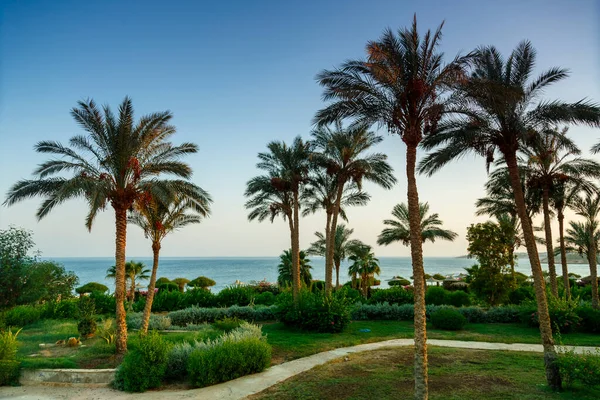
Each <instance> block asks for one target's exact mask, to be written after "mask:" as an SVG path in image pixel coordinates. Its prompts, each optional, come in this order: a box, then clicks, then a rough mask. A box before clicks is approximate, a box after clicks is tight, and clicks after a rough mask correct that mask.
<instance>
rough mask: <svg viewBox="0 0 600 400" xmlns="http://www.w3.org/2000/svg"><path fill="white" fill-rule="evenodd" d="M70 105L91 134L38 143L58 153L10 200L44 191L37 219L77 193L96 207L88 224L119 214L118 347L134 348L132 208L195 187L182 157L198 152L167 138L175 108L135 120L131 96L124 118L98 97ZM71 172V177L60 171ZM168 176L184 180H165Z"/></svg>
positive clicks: (125, 102)
mask: <svg viewBox="0 0 600 400" xmlns="http://www.w3.org/2000/svg"><path fill="white" fill-rule="evenodd" d="M78 105H79V106H78V107H76V108H73V109H72V110H71V115H72V116H73V118H74V119H75V121H76V122H77V123H78V124H79V125H80V126H81V127H82V128H83V129H84V130H85V131H86V135H77V136H74V137H72V138H71V139H70V141H69V146H64V145H62V144H60V143H58V142H54V141H43V142H39V143H38V144H37V145H36V146H35V148H36V151H38V152H39V153H50V154H53V155H56V156H58V157H59V158H56V159H51V160H49V161H46V162H44V163H43V164H41V165H40V166H39V167H38V168H37V169H36V170H35V173H36V175H37V176H38V177H37V179H32V180H21V181H19V182H17V183H16V184H14V185H13V186H12V188H11V189H10V190H9V192H8V195H7V198H6V201H5V202H4V203H5V204H6V205H12V204H14V203H16V202H19V201H21V200H25V199H28V198H30V197H35V196H42V197H44V198H45V199H44V201H43V203H42V205H41V206H40V208H39V209H38V212H37V217H38V219H41V218H43V217H45V216H46V215H48V213H50V211H52V209H54V207H56V206H57V205H59V204H62V203H64V202H65V201H67V200H69V199H73V198H83V199H85V200H86V201H87V203H88V206H89V212H88V215H87V218H86V227H87V228H88V229H89V230H91V228H92V223H93V222H94V219H95V218H96V215H97V214H98V212H100V211H102V210H104V209H106V207H107V206H108V205H110V206H111V207H112V208H113V210H114V212H115V226H116V250H115V265H116V277H115V284H116V290H115V298H116V326H117V334H116V341H115V344H116V350H117V353H119V354H123V353H125V352H126V351H127V323H126V321H125V308H124V305H123V303H124V301H125V247H126V244H127V210H129V209H130V208H132V207H134V206H135V205H136V204H138V203H140V202H145V201H148V200H149V199H158V200H161V199H164V198H165V197H168V194H169V193H171V192H173V191H176V192H179V191H183V190H185V188H187V187H189V185H191V184H190V183H189V182H188V181H187V179H189V178H190V177H191V175H192V170H191V168H190V167H189V165H187V164H186V163H184V162H182V161H180V158H181V156H184V155H186V154H191V153H196V152H197V151H198V148H197V146H196V145H195V144H193V143H183V144H181V145H179V146H173V145H172V144H171V143H170V142H168V139H169V138H170V137H171V136H172V135H173V134H174V133H175V127H173V126H172V125H169V121H170V120H171V117H172V115H171V113H170V112H168V111H166V112H159V113H154V114H149V115H147V116H143V117H141V118H140V119H139V121H138V122H137V123H136V122H135V118H134V112H133V104H132V102H131V99H129V98H128V97H126V98H125V99H124V100H123V102H122V103H121V105H120V107H119V111H118V115H116V116H115V114H114V113H113V112H112V111H111V109H110V107H108V106H104V107H102V108H99V107H98V106H97V105H96V103H95V102H94V101H93V100H86V101H80V102H79V104H78ZM64 172H66V173H70V174H71V176H70V177H69V178H65V177H63V176H57V175H58V174H60V173H64ZM162 174H169V175H173V176H175V177H178V178H182V179H170V180H162V179H158V177H159V176H160V175H162Z"/></svg>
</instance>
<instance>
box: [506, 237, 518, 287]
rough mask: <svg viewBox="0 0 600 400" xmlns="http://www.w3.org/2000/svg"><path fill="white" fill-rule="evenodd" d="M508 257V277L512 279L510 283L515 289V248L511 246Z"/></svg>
mask: <svg viewBox="0 0 600 400" xmlns="http://www.w3.org/2000/svg"><path fill="white" fill-rule="evenodd" d="M508 255H509V257H510V276H511V278H512V283H513V285H514V286H515V288H516V287H517V277H516V276H515V247H514V246H512V247H511V248H510V249H509V250H508Z"/></svg>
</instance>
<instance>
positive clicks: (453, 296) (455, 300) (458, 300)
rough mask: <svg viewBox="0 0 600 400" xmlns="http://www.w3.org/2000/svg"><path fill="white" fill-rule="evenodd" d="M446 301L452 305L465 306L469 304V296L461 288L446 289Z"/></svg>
mask: <svg viewBox="0 0 600 400" xmlns="http://www.w3.org/2000/svg"><path fill="white" fill-rule="evenodd" d="M446 302H447V304H449V305H451V306H454V307H465V306H470V305H471V298H470V297H469V295H468V294H467V293H466V292H463V291H462V290H456V291H454V292H448V291H446Z"/></svg>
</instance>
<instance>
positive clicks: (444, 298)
mask: <svg viewBox="0 0 600 400" xmlns="http://www.w3.org/2000/svg"><path fill="white" fill-rule="evenodd" d="M449 293H450V292H448V291H447V290H446V289H444V288H443V287H439V286H430V287H428V288H427V292H425V304H431V305H434V306H441V305H443V304H448V294H449Z"/></svg>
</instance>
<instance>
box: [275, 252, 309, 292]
mask: <svg viewBox="0 0 600 400" xmlns="http://www.w3.org/2000/svg"><path fill="white" fill-rule="evenodd" d="M279 260H280V262H279V265H278V266H277V270H278V271H279V276H278V277H277V283H278V284H279V286H283V287H286V286H290V285H291V284H292V282H293V274H292V265H293V262H292V251H291V249H290V250H284V252H283V254H281V255H280V256H279ZM311 269H312V266H311V265H310V260H309V259H308V258H306V252H304V251H300V282H302V283H303V284H304V285H305V286H306V287H308V286H310V283H311V282H312V275H311V273H310V270H311Z"/></svg>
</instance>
